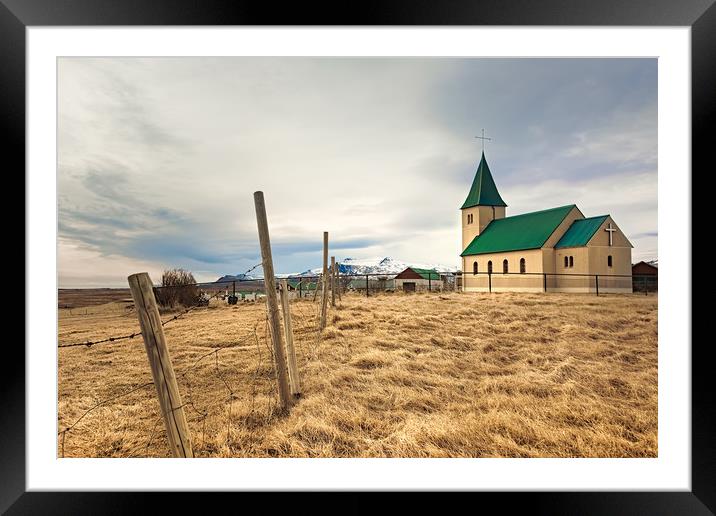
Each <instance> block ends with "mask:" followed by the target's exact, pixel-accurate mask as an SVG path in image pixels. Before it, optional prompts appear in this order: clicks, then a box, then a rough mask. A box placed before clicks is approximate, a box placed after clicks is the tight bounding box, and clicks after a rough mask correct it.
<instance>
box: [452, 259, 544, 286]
mask: <svg viewBox="0 0 716 516" xmlns="http://www.w3.org/2000/svg"><path fill="white" fill-rule="evenodd" d="M521 258H524V259H525V271H526V272H528V273H530V272H531V273H541V272H542V266H543V259H542V250H541V249H530V250H526V251H510V252H505V253H490V254H478V255H475V256H465V257H463V269H462V270H463V284H464V291H465V292H487V291H488V290H489V278H488V275H487V274H484V273H486V272H487V262H488V261H490V260H492V291H493V292H507V291H509V292H520V291H521V292H541V291H542V289H543V283H542V282H543V278H542V276H541V275H530V274H525V275H524V276H520V275H518V274H514V273H519V272H520V259H521ZM505 259H506V260H507V264H508V270H509V272H510V274H507V275H504V274H502V261H503V260H505ZM475 261H477V263H478V272H479V274H477V275H475V274H473V273H472V270H473V268H472V266H473V263H474V262H475Z"/></svg>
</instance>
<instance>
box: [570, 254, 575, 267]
mask: <svg viewBox="0 0 716 516" xmlns="http://www.w3.org/2000/svg"><path fill="white" fill-rule="evenodd" d="M569 266H570V267H574V256H570V257H569Z"/></svg>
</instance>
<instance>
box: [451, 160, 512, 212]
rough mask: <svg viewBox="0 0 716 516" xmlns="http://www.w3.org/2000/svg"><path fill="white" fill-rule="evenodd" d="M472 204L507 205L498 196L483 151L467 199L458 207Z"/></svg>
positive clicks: (468, 206)
mask: <svg viewBox="0 0 716 516" xmlns="http://www.w3.org/2000/svg"><path fill="white" fill-rule="evenodd" d="M473 206H507V204H505V201H503V200H502V197H500V192H498V191H497V186H495V180H494V179H492V174H491V173H490V167H488V166H487V161H485V153H484V152H483V153H482V158H480V164H479V165H478V167H477V172H475V179H473V181H472V186H471V187H470V193H469V194H467V199H465V202H464V203H462V206H461V207H460V209H461V210H464V209H465V208H472V207H473Z"/></svg>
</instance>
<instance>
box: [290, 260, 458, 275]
mask: <svg viewBox="0 0 716 516" xmlns="http://www.w3.org/2000/svg"><path fill="white" fill-rule="evenodd" d="M336 265H337V266H338V272H339V273H340V274H385V275H386V276H395V275H396V274H398V273H399V272H403V271H404V270H405V269H407V268H408V267H417V268H419V269H435V270H436V271H439V272H455V271H457V270H458V267H455V266H450V265H440V264H434V263H433V264H426V263H415V262H403V261H400V260H395V259H393V258H390V257H385V258H367V259H355V258H345V259H343V260H341V261H338V262H336ZM322 270H323V268H322V267H316V268H315V269H309V270H307V271H305V272H302V273H301V274H297V275H296V276H313V275H316V274H320V273H321V272H322Z"/></svg>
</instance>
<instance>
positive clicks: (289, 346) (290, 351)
mask: <svg viewBox="0 0 716 516" xmlns="http://www.w3.org/2000/svg"><path fill="white" fill-rule="evenodd" d="M281 309H282V310H283V330H284V333H285V334H286V357H287V360H288V380H289V383H290V384H291V394H293V395H294V396H300V394H301V380H300V379H299V377H298V366H297V365H296V350H295V348H294V347H293V324H292V323H291V308H290V306H289V302H288V282H287V281H286V280H285V279H282V280H281Z"/></svg>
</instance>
